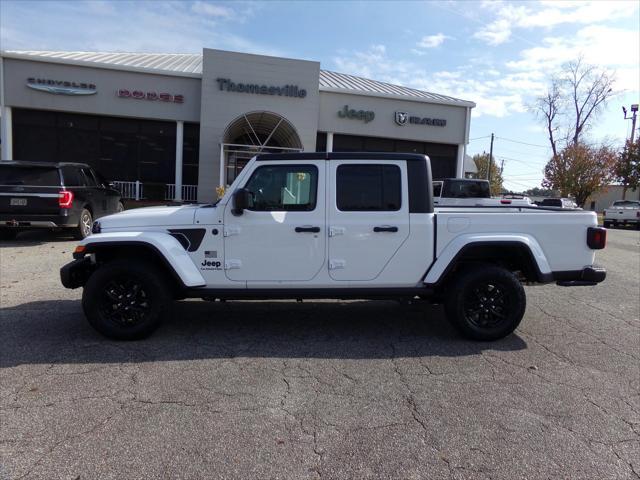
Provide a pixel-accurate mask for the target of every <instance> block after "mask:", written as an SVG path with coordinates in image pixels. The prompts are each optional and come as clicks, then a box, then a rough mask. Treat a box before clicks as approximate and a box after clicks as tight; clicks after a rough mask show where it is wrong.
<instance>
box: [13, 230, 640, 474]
mask: <svg viewBox="0 0 640 480" xmlns="http://www.w3.org/2000/svg"><path fill="white" fill-rule="evenodd" d="M74 246H75V242H72V241H67V240H64V239H62V238H61V237H57V236H52V235H50V234H45V233H41V232H34V233H28V234H23V235H21V236H20V237H19V238H18V240H17V241H15V242H9V243H7V242H5V243H2V244H0V305H1V307H2V309H1V311H0V312H1V313H0V480H5V479H14V478H15V479H27V478H29V479H30V478H42V479H83V480H84V479H93V478H100V479H108V478H114V479H124V478H127V479H128V478H172V479H174V478H175V479H182V478H184V479H201V478H242V479H248V478H260V479H266V478H282V479H286V478H292V479H302V478H309V479H313V478H326V479H329V478H330V479H342V478H345V479H346V478H358V479H361V478H402V479H417V478H424V479H439V478H443V479H463V478H474V479H505V480H506V479H509V480H511V479H513V478H562V479H574V478H575V479H604V478H621V479H626V478H631V479H633V478H636V479H637V478H640V319H639V318H640V299H639V295H638V294H639V293H640V233H639V232H636V231H630V230H613V231H610V232H609V243H608V246H607V248H606V249H605V250H604V251H602V252H598V259H597V261H598V263H599V264H601V265H604V266H605V267H606V268H607V270H608V278H607V280H606V282H605V283H603V284H601V285H599V286H597V287H576V288H561V287H557V286H555V285H547V286H535V287H527V288H526V290H527V299H528V307H527V312H526V315H525V318H524V320H523V322H522V324H521V326H520V328H519V329H518V330H517V331H516V334H515V335H512V336H510V337H508V338H506V339H504V340H501V341H498V342H493V343H476V342H470V341H466V340H463V339H461V338H460V337H458V336H457V335H456V333H455V332H454V331H453V330H452V329H451V328H450V327H449V325H448V324H447V323H446V321H445V319H444V317H443V312H442V309H441V308H440V307H438V306H424V305H419V304H413V305H400V304H398V303H395V302H386V301H377V302H366V301H351V302H336V301H310V302H304V303H302V304H300V303H296V302H286V301H279V302H226V303H209V302H202V301H183V302H178V303H176V304H175V307H174V309H173V312H172V315H171V319H170V320H169V321H167V322H166V324H165V325H164V326H163V327H162V328H161V329H160V330H159V331H158V332H157V333H156V334H155V335H154V336H153V337H151V338H149V339H147V340H144V341H140V342H132V343H121V342H113V341H109V340H106V339H104V338H102V337H101V336H100V335H99V334H97V333H96V332H94V331H93V330H92V329H91V328H90V327H89V325H88V324H87V322H86V320H85V319H84V317H83V314H82V310H81V306H80V301H79V299H80V296H81V291H80V290H66V289H64V288H62V286H61V285H60V284H59V280H58V269H59V267H60V266H62V265H63V264H64V263H66V262H68V261H70V259H71V251H72V249H73V247H74Z"/></svg>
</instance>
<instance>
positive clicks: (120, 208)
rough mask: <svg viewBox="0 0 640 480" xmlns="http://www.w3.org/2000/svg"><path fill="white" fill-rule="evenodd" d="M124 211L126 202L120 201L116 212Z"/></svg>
mask: <svg viewBox="0 0 640 480" xmlns="http://www.w3.org/2000/svg"><path fill="white" fill-rule="evenodd" d="M120 212H124V203H122V202H118V206H117V207H116V213H120Z"/></svg>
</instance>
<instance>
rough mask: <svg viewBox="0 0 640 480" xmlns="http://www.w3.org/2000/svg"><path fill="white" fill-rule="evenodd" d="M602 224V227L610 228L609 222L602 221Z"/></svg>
mask: <svg viewBox="0 0 640 480" xmlns="http://www.w3.org/2000/svg"><path fill="white" fill-rule="evenodd" d="M602 226H603V227H604V228H611V222H604V223H603V224H602Z"/></svg>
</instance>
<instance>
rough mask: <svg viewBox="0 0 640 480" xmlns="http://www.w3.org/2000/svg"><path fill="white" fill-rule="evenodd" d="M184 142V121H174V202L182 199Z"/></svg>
mask: <svg viewBox="0 0 640 480" xmlns="http://www.w3.org/2000/svg"><path fill="white" fill-rule="evenodd" d="M183 144H184V122H183V121H182V120H178V121H177V122H176V180H175V184H176V189H175V192H174V196H173V199H174V200H175V201H176V202H181V201H182V150H183V146H184V145H183Z"/></svg>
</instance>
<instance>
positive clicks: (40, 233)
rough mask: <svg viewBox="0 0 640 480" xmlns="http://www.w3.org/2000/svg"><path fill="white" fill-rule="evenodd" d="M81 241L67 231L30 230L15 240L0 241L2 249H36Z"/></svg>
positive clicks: (19, 234)
mask: <svg viewBox="0 0 640 480" xmlns="http://www.w3.org/2000/svg"><path fill="white" fill-rule="evenodd" d="M71 241H79V240H76V239H75V238H74V237H73V233H72V232H70V231H65V230H60V231H57V230H55V231H54V230H47V229H44V230H29V231H26V232H20V233H18V235H17V236H16V238H15V239H13V240H0V248H2V247H36V246H38V245H44V244H46V243H51V242H71Z"/></svg>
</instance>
